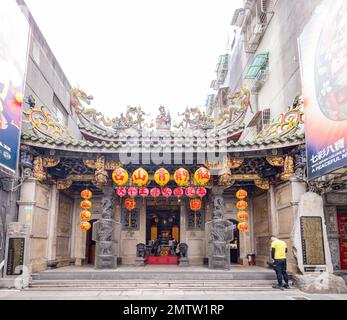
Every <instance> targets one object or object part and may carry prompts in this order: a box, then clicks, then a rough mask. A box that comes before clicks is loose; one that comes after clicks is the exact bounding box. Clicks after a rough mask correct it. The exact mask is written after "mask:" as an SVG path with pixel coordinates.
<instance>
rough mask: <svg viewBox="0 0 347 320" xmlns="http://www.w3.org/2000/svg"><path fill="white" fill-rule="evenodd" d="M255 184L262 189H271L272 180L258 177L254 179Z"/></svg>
mask: <svg viewBox="0 0 347 320" xmlns="http://www.w3.org/2000/svg"><path fill="white" fill-rule="evenodd" d="M254 184H255V185H256V186H257V187H258V188H259V189H262V190H269V189H270V182H269V180H267V179H257V180H254Z"/></svg>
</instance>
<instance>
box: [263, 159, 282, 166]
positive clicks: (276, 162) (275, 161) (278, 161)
mask: <svg viewBox="0 0 347 320" xmlns="http://www.w3.org/2000/svg"><path fill="white" fill-rule="evenodd" d="M266 161H267V162H268V163H269V164H271V165H272V166H273V167H283V166H284V159H283V158H282V157H266Z"/></svg>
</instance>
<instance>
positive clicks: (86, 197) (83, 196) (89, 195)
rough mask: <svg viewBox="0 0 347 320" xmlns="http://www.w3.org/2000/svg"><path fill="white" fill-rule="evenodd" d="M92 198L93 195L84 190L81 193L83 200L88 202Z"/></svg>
mask: <svg viewBox="0 0 347 320" xmlns="http://www.w3.org/2000/svg"><path fill="white" fill-rule="evenodd" d="M92 196H93V193H92V192H91V191H90V190H88V189H85V190H83V191H82V192H81V197H82V198H83V199H84V200H89V199H90V198H91V197H92Z"/></svg>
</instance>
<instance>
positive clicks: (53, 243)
mask: <svg viewBox="0 0 347 320" xmlns="http://www.w3.org/2000/svg"><path fill="white" fill-rule="evenodd" d="M50 203H51V205H50V208H49V212H48V214H49V220H48V221H49V222H48V223H49V225H48V228H49V229H48V243H47V247H48V253H47V266H48V268H50V269H54V268H56V267H57V261H56V251H57V221H58V214H59V212H58V211H59V191H58V190H57V186H56V185H53V187H52V189H51V200H50Z"/></svg>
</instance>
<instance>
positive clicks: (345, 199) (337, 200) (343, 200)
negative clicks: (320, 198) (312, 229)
mask: <svg viewBox="0 0 347 320" xmlns="http://www.w3.org/2000/svg"><path fill="white" fill-rule="evenodd" d="M326 200H327V202H328V203H330V204H333V205H347V193H328V194H327V195H326Z"/></svg>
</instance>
